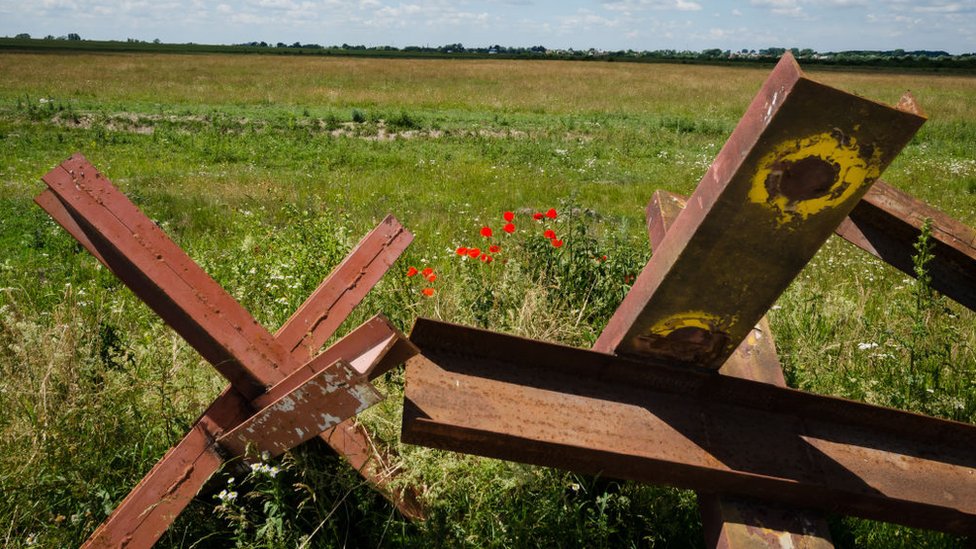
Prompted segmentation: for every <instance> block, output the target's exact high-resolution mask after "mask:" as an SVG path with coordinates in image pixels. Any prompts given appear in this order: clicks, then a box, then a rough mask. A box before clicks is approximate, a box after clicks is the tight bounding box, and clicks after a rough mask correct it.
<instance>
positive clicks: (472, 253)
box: [468, 248, 481, 258]
mask: <svg viewBox="0 0 976 549" xmlns="http://www.w3.org/2000/svg"><path fill="white" fill-rule="evenodd" d="M479 255H481V250H479V249H478V248H470V249H469V250H468V257H475V258H476V257H478V256H479Z"/></svg>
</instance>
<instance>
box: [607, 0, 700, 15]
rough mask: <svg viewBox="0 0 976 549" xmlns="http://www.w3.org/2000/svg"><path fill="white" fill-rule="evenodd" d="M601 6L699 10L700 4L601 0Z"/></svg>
mask: <svg viewBox="0 0 976 549" xmlns="http://www.w3.org/2000/svg"><path fill="white" fill-rule="evenodd" d="M603 8H604V9H606V10H609V11H620V12H626V13H631V12H636V11H645V10H660V11H664V10H676V11H701V9H702V6H701V4H699V3H698V2H693V1H691V0H615V1H611V2H603Z"/></svg>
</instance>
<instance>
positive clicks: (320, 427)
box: [217, 357, 383, 457]
mask: <svg viewBox="0 0 976 549" xmlns="http://www.w3.org/2000/svg"><path fill="white" fill-rule="evenodd" d="M376 358H381V357H376ZM303 374H305V372H304V371H298V372H295V374H292V375H291V376H289V378H291V377H298V376H300V377H304V376H303ZM381 400H383V395H381V394H380V393H379V391H377V390H376V388H375V387H373V386H372V385H371V384H370V383H369V381H368V380H367V378H366V376H365V375H364V374H362V373H360V372H358V371H357V370H356V369H355V368H353V366H352V364H349V363H348V362H345V361H342V360H340V361H337V362H335V363H333V364H332V365H331V366H329V367H327V368H324V369H323V370H322V371H321V372H318V373H317V374H315V375H313V376H312V377H310V378H307V379H305V380H304V381H302V382H301V384H300V385H298V387H296V388H294V389H292V390H291V391H290V392H288V393H286V394H285V395H283V396H281V397H280V398H278V399H277V400H275V401H274V402H272V403H271V404H269V405H268V406H266V407H265V408H263V409H261V410H259V411H258V412H257V413H255V414H254V415H252V416H251V417H249V418H247V419H246V420H244V421H243V422H242V423H241V424H240V425H238V426H237V427H235V428H234V429H232V430H231V431H230V432H229V433H227V434H225V435H224V436H222V437H220V438H219V439H217V444H219V445H220V446H221V447H222V448H223V449H224V450H226V451H227V452H228V453H229V454H230V455H232V456H243V455H246V454H247V450H248V448H249V447H251V448H253V449H254V451H255V452H257V454H260V453H261V452H267V453H268V454H269V455H270V456H271V457H276V456H279V455H281V454H283V453H285V452H287V451H288V450H290V449H292V448H294V447H295V446H298V445H299V444H301V443H303V442H305V441H306V440H309V439H311V438H313V437H315V436H317V435H318V434H319V433H321V432H323V431H326V430H328V429H331V428H333V427H335V426H337V425H339V423H340V422H342V421H343V420H345V419H347V418H350V417H353V416H354V415H356V414H358V413H360V412H362V411H363V410H365V409H366V408H369V407H370V406H372V405H374V404H376V403H378V402H380V401H381Z"/></svg>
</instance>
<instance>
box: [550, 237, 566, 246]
mask: <svg viewBox="0 0 976 549" xmlns="http://www.w3.org/2000/svg"><path fill="white" fill-rule="evenodd" d="M550 242H552V245H553V246H555V247H557V248H562V247H563V241H562V240H559V239H558V238H553V239H552V240H550Z"/></svg>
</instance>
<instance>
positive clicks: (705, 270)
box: [595, 54, 924, 369]
mask: <svg viewBox="0 0 976 549" xmlns="http://www.w3.org/2000/svg"><path fill="white" fill-rule="evenodd" d="M906 108H907V107H906ZM923 121H924V118H923V117H921V116H919V115H918V114H915V113H914V112H907V111H905V110H900V109H897V108H891V107H886V106H884V105H880V104H878V103H874V102H872V101H869V100H866V99H863V98H860V97H857V96H854V95H851V94H848V93H845V92H842V91H839V90H836V89H834V88H830V87H828V86H824V85H822V84H819V83H817V82H814V81H812V80H810V79H808V78H806V77H805V76H804V75H803V73H802V72H801V71H800V69H799V67H798V66H797V65H796V62H795V61H794V60H793V58H792V57H791V56H790V55H788V54H787V55H786V56H784V58H783V59H782V60H781V61H780V63H779V64H778V65H777V66H776V68H775V69H774V70H773V72H772V74H771V75H770V77H769V79H768V80H767V81H766V83H765V84H764V85H763V87H762V89H761V90H760V92H759V94H758V95H757V97H756V98H755V100H753V102H752V104H751V105H750V106H749V108H748V110H747V111H746V113H745V115H744V116H743V118H742V120H741V121H740V122H739V124H738V126H737V127H736V129H735V131H734V132H733V133H732V135H731V136H730V138H729V140H728V141H727V142H726V144H725V146H724V147H723V148H722V150H721V152H719V154H718V156H717V157H716V159H715V161H714V162H713V163H712V165H711V167H710V168H709V170H708V171H707V172H706V174H705V176H704V178H703V179H702V181H701V183H699V185H698V187H697V189H696V190H695V193H694V194H693V195H692V197H691V198H690V199H689V202H688V207H687V208H685V209H684V210H683V211H682V212H681V214H680V215H679V216H678V219H677V220H676V221H675V224H674V227H673V228H672V229H671V230H670V231H668V233H667V236H666V237H665V238H664V239H663V242H662V243H661V246H659V249H658V250H657V251H656V252H655V253H654V255H652V256H651V259H650V261H649V262H648V263H647V266H646V267H645V268H644V270H643V271H642V272H641V274H640V276H638V278H637V280H636V282H635V284H634V286H633V288H632V289H631V291H630V292H629V293H628V294H627V296H626V298H624V301H623V302H622V303H621V305H620V307H619V308H618V309H617V312H616V314H615V315H614V316H613V318H611V320H610V322H609V323H608V324H607V327H606V329H605V330H604V332H603V334H602V335H601V337H600V339H599V340H598V341H597V344H596V346H595V349H597V350H600V351H604V352H616V353H618V354H626V355H633V356H640V355H646V354H653V355H655V356H661V357H666V358H669V359H671V360H676V361H681V362H685V363H689V364H695V365H698V366H706V367H711V368H716V369H717V368H719V367H720V366H721V365H722V363H724V362H725V360H726V358H728V357H729V355H731V354H732V352H733V351H734V350H735V349H736V347H737V346H738V345H739V343H740V342H741V341H742V340H743V339H745V337H746V336H747V335H748V334H749V333H750V331H751V330H752V328H753V327H754V326H755V325H756V322H757V321H758V320H759V319H760V318H761V317H762V316H763V314H765V312H766V310H767V309H768V308H769V307H770V306H771V305H772V304H773V303H774V302H775V300H776V298H777V297H778V296H779V295H780V294H781V293H782V291H783V290H784V289H785V288H786V287H787V286H788V285H789V283H790V282H791V281H792V280H793V279H794V278H795V276H796V274H797V273H798V272H799V271H800V270H801V269H802V268H803V266H804V265H806V263H807V262H808V261H809V260H810V258H811V257H813V255H814V253H815V252H816V251H817V250H818V249H819V248H820V246H821V245H823V243H824V242H825V241H826V239H827V238H828V237H829V236H830V234H831V233H832V232H833V230H834V229H835V228H836V227H837V226H838V225H839V224H840V222H841V221H842V220H843V219H844V217H845V216H846V215H847V214H848V213H849V212H850V211H851V209H853V208H854V206H855V204H857V202H858V200H860V199H861V197H862V196H863V195H864V193H865V192H867V190H868V188H869V187H870V185H871V183H873V182H874V180H875V179H876V178H877V177H878V176H879V175H880V174H881V172H882V171H883V170H884V169H885V167H887V166H888V164H889V163H890V162H891V161H892V159H894V157H895V156H896V155H897V154H898V152H899V151H900V150H901V149H902V147H904V145H905V144H906V143H907V142H908V140H909V139H911V137H912V135H914V133H915V132H916V131H917V129H918V128H919V126H921V124H922V122H923ZM743 273H748V276H743Z"/></svg>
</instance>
